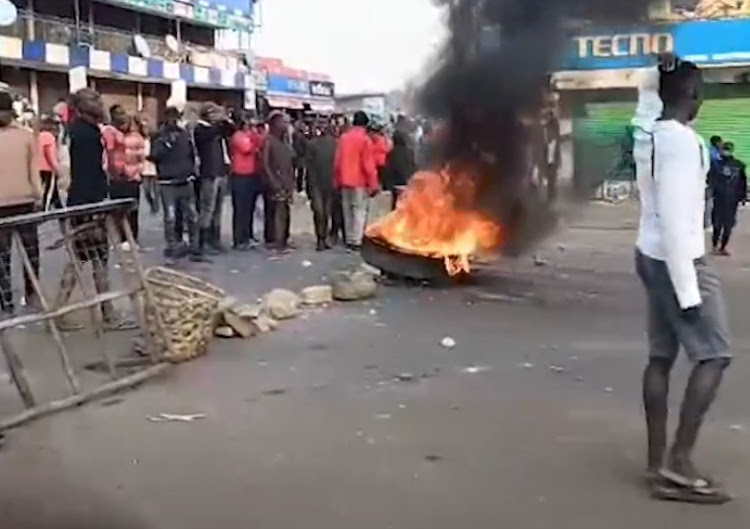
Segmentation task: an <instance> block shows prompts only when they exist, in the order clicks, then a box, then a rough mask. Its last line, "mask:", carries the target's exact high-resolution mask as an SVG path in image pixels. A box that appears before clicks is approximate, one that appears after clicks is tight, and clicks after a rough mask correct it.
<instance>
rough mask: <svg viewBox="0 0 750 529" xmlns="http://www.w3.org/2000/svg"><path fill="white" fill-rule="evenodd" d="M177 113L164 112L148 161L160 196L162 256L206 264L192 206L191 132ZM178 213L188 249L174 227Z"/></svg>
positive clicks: (194, 208)
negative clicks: (162, 235)
mask: <svg viewBox="0 0 750 529" xmlns="http://www.w3.org/2000/svg"><path fill="white" fill-rule="evenodd" d="M180 117H181V115H180V111H179V110H178V109H177V108H174V107H170V108H167V110H166V111H165V121H164V125H163V126H162V127H161V129H160V130H159V133H158V135H157V137H156V139H155V140H154V143H153V147H152V149H151V160H152V161H153V162H154V163H155V164H156V174H157V178H158V179H159V195H160V198H161V210H162V218H163V223H164V239H165V240H166V243H167V247H166V249H165V251H164V255H165V257H167V258H170V259H178V258H181V257H183V256H184V255H185V254H186V253H187V254H189V256H190V260H191V261H194V262H208V261H207V259H206V258H205V256H204V255H203V249H202V248H201V246H200V244H199V237H198V233H199V227H198V212H197V210H196V207H195V187H194V186H193V182H194V181H195V173H196V168H195V150H194V148H193V142H192V139H191V138H190V133H189V132H188V131H187V130H185V128H184V127H182V126H181V125H180ZM178 211H179V212H181V214H182V219H183V227H184V228H187V232H188V241H189V247H188V248H187V249H185V247H184V245H183V237H182V236H183V227H179V228H178V226H177V219H176V217H177V212H178Z"/></svg>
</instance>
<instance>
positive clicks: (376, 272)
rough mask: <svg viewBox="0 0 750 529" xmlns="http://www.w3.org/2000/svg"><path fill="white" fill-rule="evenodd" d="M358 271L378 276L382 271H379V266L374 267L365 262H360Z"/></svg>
mask: <svg viewBox="0 0 750 529" xmlns="http://www.w3.org/2000/svg"><path fill="white" fill-rule="evenodd" d="M359 269H360V271H362V272H365V273H366V274H370V275H371V276H375V277H380V275H381V274H382V272H381V271H380V268H375V267H374V266H372V265H369V264H367V263H362V264H361V265H360V267H359Z"/></svg>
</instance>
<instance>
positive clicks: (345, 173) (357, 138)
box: [334, 110, 380, 250]
mask: <svg viewBox="0 0 750 529" xmlns="http://www.w3.org/2000/svg"><path fill="white" fill-rule="evenodd" d="M369 121H370V120H369V118H368V117H367V114H365V113H364V112H363V111H361V110H360V111H358V112H356V113H355V114H354V119H353V123H352V124H353V126H352V127H351V128H350V129H349V130H348V131H347V132H345V133H344V134H343V135H342V136H341V139H340V140H339V144H338V148H337V149H336V160H335V164H334V178H335V180H334V181H335V183H336V187H338V188H339V189H340V190H341V203H342V207H343V210H344V226H345V229H346V245H347V247H348V248H349V249H350V250H358V249H359V248H360V246H361V245H362V238H363V237H364V232H365V225H366V224H367V214H368V211H369V207H370V197H373V196H375V195H377V193H378V189H379V187H380V183H379V182H378V173H377V168H376V165H375V155H374V146H373V142H372V139H370V136H369V135H368V133H367V125H368V123H369Z"/></svg>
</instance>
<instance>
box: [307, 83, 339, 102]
mask: <svg viewBox="0 0 750 529" xmlns="http://www.w3.org/2000/svg"><path fill="white" fill-rule="evenodd" d="M309 85H310V95H311V96H313V97H327V98H333V96H334V95H335V93H334V85H333V83H332V82H330V81H309Z"/></svg>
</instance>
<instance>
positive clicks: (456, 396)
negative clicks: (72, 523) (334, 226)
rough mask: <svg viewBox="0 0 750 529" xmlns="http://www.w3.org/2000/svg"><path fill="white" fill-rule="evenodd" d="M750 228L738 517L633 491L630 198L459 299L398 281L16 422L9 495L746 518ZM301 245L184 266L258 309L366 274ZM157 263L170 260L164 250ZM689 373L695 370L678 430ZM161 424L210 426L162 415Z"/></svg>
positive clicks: (723, 446) (741, 337)
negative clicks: (88, 399) (119, 391)
mask: <svg viewBox="0 0 750 529" xmlns="http://www.w3.org/2000/svg"><path fill="white" fill-rule="evenodd" d="M299 215H309V213H308V212H306V211H298V216H299ZM746 216H747V212H741V217H743V218H742V219H741V223H742V224H741V226H740V227H739V228H738V232H737V233H736V235H735V237H734V240H733V244H732V245H731V246H732V248H733V250H734V251H735V252H736V255H735V256H733V257H730V258H723V259H722V260H720V261H718V262H717V265H718V267H719V269H720V270H721V272H722V277H723V279H724V289H725V293H726V296H727V299H728V302H729V305H730V313H731V325H732V333H733V340H734V342H733V343H734V352H735V354H736V360H735V362H734V363H733V364H732V366H731V367H730V369H729V371H728V376H727V379H726V382H725V385H724V386H723V387H722V390H721V394H720V397H719V399H718V401H717V403H716V405H715V407H714V408H713V410H712V411H711V413H710V415H709V418H708V421H707V423H706V426H705V429H704V435H703V436H702V438H701V439H700V440H699V449H698V464H699V466H700V468H701V469H704V468H705V469H706V471H707V472H710V473H711V474H712V475H715V476H716V477H717V478H718V479H720V480H722V481H723V482H724V483H725V484H726V485H727V487H728V488H729V490H730V491H731V492H732V493H734V494H735V495H736V496H737V499H736V501H734V502H733V503H730V504H728V505H726V506H724V507H718V508H717V507H695V506H685V505H677V504H665V503H658V502H655V501H653V500H651V499H650V498H649V497H648V494H647V491H646V489H645V487H644V486H643V484H642V480H641V474H642V471H643V469H644V451H645V433H644V425H643V419H642V411H641V404H640V378H641V373H642V368H643V365H644V362H645V358H646V351H645V345H646V343H645V337H644V319H645V316H644V300H643V293H642V290H641V287H640V284H639V283H638V280H637V278H636V276H635V274H634V272H633V243H634V240H635V227H636V223H637V206H636V205H635V204H633V203H624V204H620V205H607V204H601V203H597V204H592V205H591V206H589V207H588V208H587V209H586V210H584V211H582V212H581V213H580V214H579V215H576V216H574V217H572V218H569V219H568V220H567V221H566V223H565V226H563V227H561V229H560V231H559V232H558V233H556V234H554V235H553V236H552V237H550V238H549V240H548V241H547V243H546V244H545V245H544V247H543V248H542V249H541V251H540V255H539V257H538V258H537V259H536V262H535V260H534V259H532V258H531V257H524V258H522V259H519V260H518V261H503V260H498V261H497V262H493V263H484V264H481V265H480V266H478V267H477V272H476V274H475V278H474V281H472V282H471V283H470V284H467V285H461V286H455V287H452V288H429V287H427V288H423V287H413V286H403V285H386V286H383V287H381V290H380V292H379V295H378V297H376V298H375V299H373V300H371V301H368V302H362V303H353V304H336V305H334V306H332V307H331V308H328V309H319V310H315V311H309V312H307V313H306V314H305V315H304V316H302V317H299V318H297V319H295V320H293V321H290V322H285V323H283V324H282V326H281V327H280V329H279V330H277V331H275V332H273V333H270V334H265V335H262V336H259V337H255V338H251V339H249V340H227V341H215V342H214V343H213V345H212V347H211V351H210V353H209V355H208V356H206V357H204V358H201V359H199V360H196V361H194V362H191V363H189V364H186V365H182V366H179V367H176V368H174V369H173V370H172V371H170V373H169V374H168V376H167V377H166V378H164V379H161V380H156V381H152V382H149V383H148V384H146V385H144V386H142V387H140V388H137V389H136V390H134V391H131V392H128V393H125V394H123V395H121V398H120V399H117V400H115V401H111V400H110V401H109V402H106V401H105V402H104V403H102V402H94V403H91V404H88V405H86V406H84V407H82V408H79V409H76V410H73V411H70V412H66V413H62V414H60V415H57V416H53V417H50V418H47V419H43V420H41V421H38V422H35V423H33V424H31V425H28V426H25V427H23V428H20V429H18V430H14V431H11V432H9V433H8V440H7V442H6V446H5V447H4V448H3V449H2V450H0V476H2V477H1V478H0V497H2V498H12V497H14V496H15V497H22V496H25V497H35V498H38V499H39V501H40V502H43V503H44V505H45V508H47V509H50V512H52V510H54V509H58V508H59V509H72V510H77V509H89V508H92V507H91V506H92V505H93V504H96V503H98V502H99V498H102V499H106V502H108V503H109V502H112V504H114V505H116V506H117V507H116V508H117V509H118V510H122V511H124V512H126V513H129V514H131V515H135V516H137V517H140V518H142V519H143V520H144V521H145V522H146V523H147V525H146V527H150V528H154V529H204V528H207V527H213V528H216V529H238V528H250V527H253V528H259V529H298V528H299V529H324V528H325V529H350V528H353V527H356V528H359V529H453V528H456V527H466V528H492V527H502V528H508V529H542V528H552V527H554V528H556V529H567V528H570V529H574V528H575V529H602V528H603V527H606V528H608V529H630V528H632V527H639V528H641V529H657V528H662V527H680V528H681V529H705V528H706V527H717V528H722V529H723V528H727V529H729V528H735V527H736V528H739V527H743V526H745V525H746V524H747V520H748V519H750V507H748V503H747V499H748V498H750V410H748V406H747V391H748V390H747V388H748V387H749V386H750V365H749V364H748V362H747V361H746V356H747V353H748V351H750V328H749V327H748V326H747V324H746V322H747V318H746V316H745V315H746V313H747V311H748V310H750V282H748V281H747V280H746V277H747V273H748V271H750V222H748V220H747V218H745V217H746ZM145 217H146V215H145V214H144V218H145ZM305 218H306V217H305ZM145 222H146V223H147V226H146V229H145V235H144V242H145V244H146V245H147V246H151V247H158V248H160V246H161V234H160V231H159V222H158V220H157V219H151V218H147V219H146V221H145ZM302 224H303V223H298V224H297V227H296V231H297V232H298V233H299V232H300V231H305V227H304V226H302ZM226 226H228V224H227V225H226ZM298 237H299V236H298ZM228 238H229V235H228V231H227V228H225V240H228ZM299 240H301V241H302V249H301V250H299V251H297V252H295V253H293V254H290V255H288V256H285V257H283V258H281V259H280V260H269V254H267V253H265V252H264V251H261V250H258V251H255V252H251V253H248V254H236V253H233V254H230V255H228V256H227V257H220V258H217V259H216V262H215V263H214V264H213V265H187V264H186V265H184V269H185V270H187V271H191V272H195V273H197V274H198V275H201V276H202V277H208V278H210V279H212V280H213V281H215V282H216V283H217V284H219V285H220V286H222V287H223V288H225V289H227V291H228V292H229V293H230V294H232V295H234V296H236V297H238V298H240V299H247V300H248V301H254V300H255V298H257V297H258V296H260V295H262V294H263V293H264V292H267V291H269V290H271V289H272V288H277V287H281V288H290V289H292V290H294V289H299V288H301V287H304V286H307V285H314V284H319V283H322V282H325V279H326V278H327V277H328V276H329V275H330V274H331V273H332V272H333V271H335V270H337V269H338V268H341V267H345V266H348V265H350V264H351V263H352V262H354V261H355V258H354V257H353V256H351V255H346V254H344V253H343V252H341V251H334V252H330V253H324V254H321V253H316V252H314V251H313V250H312V245H311V243H310V241H311V239H310V237H309V236H304V237H301V238H299ZM146 260H147V261H149V262H151V263H157V262H159V261H160V253H159V251H157V250H154V251H152V252H149V253H148V254H146ZM446 337H449V338H452V339H453V340H454V341H455V346H454V347H446V346H445V345H444V344H442V343H441V341H443V339H444V338H446ZM448 342H449V341H448ZM688 367H689V366H688V365H687V362H686V361H685V359H684V358H682V359H681V360H680V362H679V366H678V368H677V370H676V374H675V379H674V380H673V384H672V393H673V395H672V403H673V406H672V410H673V413H672V416H671V418H672V419H673V418H675V416H676V411H677V406H678V404H679V401H680V399H681V396H682V395H681V392H682V389H683V387H684V383H685V379H686V375H687V368H688ZM159 413H177V414H194V413H196V414H198V413H199V414H205V417H204V418H202V419H198V420H195V421H193V422H184V423H182V422H164V423H158V422H151V421H149V420H148V417H149V416H153V415H157V414H159ZM19 505H20V504H19ZM55 512H57V511H55Z"/></svg>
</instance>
